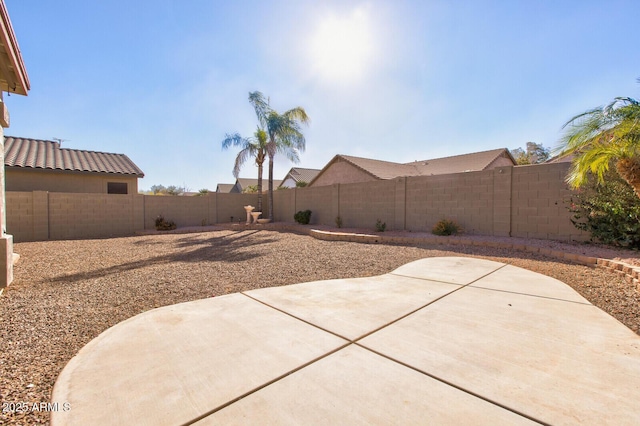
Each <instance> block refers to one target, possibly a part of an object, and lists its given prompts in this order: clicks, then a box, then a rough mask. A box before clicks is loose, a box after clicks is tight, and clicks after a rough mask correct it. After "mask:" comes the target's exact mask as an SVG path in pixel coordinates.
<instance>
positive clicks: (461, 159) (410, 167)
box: [309, 148, 516, 186]
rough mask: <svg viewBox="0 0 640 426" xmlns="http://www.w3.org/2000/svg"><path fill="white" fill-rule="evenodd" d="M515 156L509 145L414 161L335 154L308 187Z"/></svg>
mask: <svg viewBox="0 0 640 426" xmlns="http://www.w3.org/2000/svg"><path fill="white" fill-rule="evenodd" d="M515 164H516V162H515V160H514V158H513V157H512V156H511V154H510V153H509V150H508V149H506V148H501V149H494V150H490V151H482V152H474V153H471V154H462V155H454V156H451V157H444V158H434V159H431V160H422V161H414V162H411V163H393V162H390V161H381V160H373V159H369V158H360V157H352V156H349V155H336V156H335V157H333V159H332V160H331V161H329V163H328V164H327V165H326V166H325V167H324V168H323V169H322V170H321V171H320V173H318V175H317V176H316V177H315V178H314V179H313V180H312V181H311V182H309V186H326V185H333V184H335V183H355V182H368V181H374V180H384V179H393V178H396V177H404V176H431V175H442V174H449V173H461V172H471V171H480V170H489V169H493V168H496V167H501V166H514V165H515Z"/></svg>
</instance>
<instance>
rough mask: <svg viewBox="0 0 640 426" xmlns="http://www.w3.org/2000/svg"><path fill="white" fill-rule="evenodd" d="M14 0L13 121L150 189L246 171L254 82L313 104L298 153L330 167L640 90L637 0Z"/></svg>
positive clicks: (477, 146)
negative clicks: (19, 66) (19, 91)
mask: <svg viewBox="0 0 640 426" xmlns="http://www.w3.org/2000/svg"><path fill="white" fill-rule="evenodd" d="M5 3H6V5H7V9H8V11H9V15H10V17H11V20H12V23H13V27H14V31H15V33H16V36H17V38H18V42H19V44H20V48H21V51H22V55H23V58H24V61H25V64H26V68H27V72H28V74H29V78H30V81H31V91H30V93H29V96H28V97H22V96H17V95H13V96H11V97H10V98H6V96H5V101H6V102H7V104H8V107H9V111H10V113H11V127H10V128H9V129H5V134H6V135H10V136H20V137H29V138H39V139H52V138H54V137H55V138H62V139H65V142H63V147H68V148H76V149H85V150H94V151H104V152H116V153H124V154H127V155H128V156H129V157H130V158H131V159H132V160H133V161H134V162H135V163H136V164H137V165H138V166H139V167H140V168H141V169H142V170H143V171H144V172H145V175H146V176H145V178H144V179H142V180H141V181H140V184H139V187H140V189H148V188H149V187H151V186H152V185H154V184H162V185H165V186H168V185H179V186H182V185H185V186H186V187H187V188H190V189H191V190H193V191H197V190H199V189H202V188H208V189H211V190H215V188H216V184H217V183H232V182H234V180H235V179H234V178H233V176H232V173H231V170H232V168H233V161H234V158H235V155H236V151H235V150H233V149H231V150H228V151H222V149H221V141H222V140H223V139H224V136H225V133H232V132H239V133H240V134H242V135H244V136H251V135H252V134H253V132H254V131H255V128H256V125H257V121H256V118H255V113H254V111H253V109H252V107H251V105H250V104H249V103H248V101H247V97H248V93H249V92H251V91H255V90H259V91H261V92H263V93H264V94H265V95H266V96H269V97H270V99H271V106H272V107H274V108H275V109H276V110H278V111H280V112H284V111H285V110H287V109H290V108H293V107H295V106H302V107H304V108H305V109H306V111H307V113H308V115H309V116H310V118H311V123H310V125H309V127H307V128H305V129H304V134H305V136H306V140H307V149H306V152H304V153H303V154H302V155H301V162H300V164H299V166H300V167H307V168H318V169H320V168H322V167H323V166H324V165H325V164H326V163H327V162H328V161H329V160H331V158H332V157H333V156H334V155H336V154H348V155H355V156H362V157H369V158H377V159H382V160H388V161H397V162H408V161H413V160H420V159H428V158H436V157H443V156H449V155H456V154H462V153H467V152H474V151H482V150H487V149H494V148H502V147H505V148H510V149H511V148H516V147H523V146H524V145H525V144H526V142H527V141H534V142H537V143H541V144H543V145H545V146H547V147H553V146H555V145H556V143H557V141H558V139H559V138H560V137H561V127H562V124H563V123H564V122H566V121H567V120H568V119H569V118H571V117H572V116H573V115H575V114H577V113H580V112H582V111H584V110H586V109H589V108H592V107H595V106H598V105H602V104H604V103H606V102H608V101H609V100H610V99H612V98H613V97H615V96H631V97H636V98H637V97H640V84H638V83H637V81H636V79H637V78H638V77H640V46H639V45H638V32H637V18H638V16H640V2H638V1H637V0H628V1H616V0H608V1H601V0H600V1H591V0H580V1H569V0H563V1H557V0H503V1H482V0H473V1H472V0H469V1H462V0H460V1H456V0H446V1H445V0H442V1H429V0H422V1H421V0H417V1H402V0H397V1H345V0H343V1H322V2H320V1H309V0H291V1H288V0H283V1H234V2H229V1H213V0H182V1H177V0H153V1H151V0H126V1H125V0H110V1H100V2H97V1H80V0H75V1H70V0H58V1H55V2H54V1H42V0H5ZM292 166H293V164H291V163H289V162H288V161H287V160H286V159H285V158H280V159H276V163H275V177H276V178H282V177H284V175H285V174H286V172H287V171H288V170H289V169H290V168H291V167H292ZM255 176H257V169H256V167H255V166H254V164H253V163H252V162H251V161H249V162H247V164H246V165H245V166H244V168H243V170H242V173H241V177H255ZM264 176H265V178H266V172H265V175H264Z"/></svg>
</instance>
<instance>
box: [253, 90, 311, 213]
mask: <svg viewBox="0 0 640 426" xmlns="http://www.w3.org/2000/svg"><path fill="white" fill-rule="evenodd" d="M249 102H251V104H252V105H253V107H254V108H255V110H256V114H257V115H258V120H259V121H260V125H261V126H262V128H263V129H265V130H266V132H267V136H268V140H267V146H266V151H267V155H268V156H269V219H272V220H273V158H274V157H275V155H276V153H281V154H283V155H285V156H286V157H287V158H288V159H289V160H291V161H292V162H294V163H298V162H299V161H300V158H299V156H298V152H301V151H304V149H305V139H304V135H303V134H302V131H301V129H300V125H301V124H307V123H308V122H309V117H308V116H307V113H306V112H305V110H304V108H302V107H295V108H292V109H290V110H288V111H286V112H284V113H283V114H279V113H278V112H277V111H275V110H274V109H272V108H271V107H270V106H269V99H266V100H265V98H264V95H263V94H262V93H260V92H251V93H249Z"/></svg>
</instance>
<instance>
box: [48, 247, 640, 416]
mask: <svg viewBox="0 0 640 426" xmlns="http://www.w3.org/2000/svg"><path fill="white" fill-rule="evenodd" d="M638 401H640V337H639V336H637V335H636V334H635V333H633V332H632V331H631V330H629V329H628V328H626V327H625V326H624V325H622V324H621V323H619V322H618V321H617V320H615V319H614V318H612V317H611V316H609V315H608V314H606V313H604V312H603V311H601V310H600V309H598V308H597V307H595V306H593V305H591V304H590V303H589V302H588V301H587V300H586V299H584V298H583V297H582V296H580V295H579V294H578V293H576V292H575V291H574V290H573V289H571V288H570V287H568V286H567V285H565V284H564V283H562V282H560V281H558V280H555V279H553V278H549V277H546V276H544V275H540V274H537V273H534V272H530V271H527V270H524V269H520V268H517V267H514V266H510V265H505V264H503V263H498V262H493V261H488V260H481V259H475V258H462V257H445V258H428V259H422V260H419V261H416V262H412V263H409V264H407V265H404V266H402V267H400V268H398V269H396V270H395V271H393V272H391V273H389V274H385V275H381V276H377V277H369V278H357V279H344V280H331V281H318V282H312V283H303V284H297V285H291V286H285V287H274V288H266V289H258V290H252V291H247V292H244V293H235V294H230V295H226V296H221V297H214V298H209V299H203V300H197V301H194V302H188V303H182V304H178V305H172V306H167V307H163V308H159V309H154V310H151V311H147V312H145V313H142V314H140V315H137V316H135V317H133V318H130V319H129V320H126V321H124V322H122V323H120V324H118V325H116V326H114V327H112V328H110V329H108V330H107V331H105V332H104V333H102V334H101V335H100V336H98V337H97V338H96V339H94V340H93V341H91V342H90V343H89V344H87V345H86V346H85V347H84V348H83V349H82V350H81V351H80V352H79V353H78V354H77V355H76V356H75V357H74V358H73V359H72V360H71V361H70V362H69V364H68V365H67V366H66V367H65V369H64V370H63V371H62V373H61V374H60V376H59V377H58V380H57V382H56V385H55V388H54V391H53V395H52V402H53V403H58V404H59V406H60V407H62V406H63V404H64V403H68V404H69V405H68V406H69V407H70V409H69V410H68V411H64V410H60V411H53V412H52V417H51V420H52V425H86V424H96V425H111V424H113V425H116V424H117V425H122V424H136V425H144V424H149V425H182V424H196V425H214V424H292V425H293V424H305V425H306V424H349V425H352V424H403V425H404V424H427V423H428V424H456V425H457V424H474V425H476V424H491V425H495V424H509V425H511V424H612V425H625V424H628V425H635V424H640V406H639V404H638Z"/></svg>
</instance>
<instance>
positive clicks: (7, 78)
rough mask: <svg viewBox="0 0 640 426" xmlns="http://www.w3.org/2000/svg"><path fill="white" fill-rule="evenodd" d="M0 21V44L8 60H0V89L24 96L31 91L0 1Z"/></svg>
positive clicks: (10, 27)
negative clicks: (0, 73)
mask: <svg viewBox="0 0 640 426" xmlns="http://www.w3.org/2000/svg"><path fill="white" fill-rule="evenodd" d="M0 19H1V25H0V44H1V45H2V46H1V48H2V51H3V53H4V54H5V55H6V56H7V59H8V63H6V62H5V61H4V60H0V63H1V64H0V71H1V72H2V74H3V75H2V78H1V79H0V89H1V90H2V91H5V92H10V93H16V94H19V95H24V96H26V95H27V92H28V91H29V90H30V89H31V84H30V83H29V76H28V75H27V69H26V68H25V66H24V61H23V60H22V54H21V53H20V47H19V46H18V40H17V39H16V36H15V33H14V32H13V27H12V25H11V20H10V19H9V13H8V12H7V8H6V6H5V4H4V0H0ZM3 59H4V58H3Z"/></svg>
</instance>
